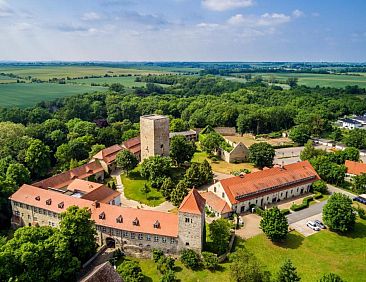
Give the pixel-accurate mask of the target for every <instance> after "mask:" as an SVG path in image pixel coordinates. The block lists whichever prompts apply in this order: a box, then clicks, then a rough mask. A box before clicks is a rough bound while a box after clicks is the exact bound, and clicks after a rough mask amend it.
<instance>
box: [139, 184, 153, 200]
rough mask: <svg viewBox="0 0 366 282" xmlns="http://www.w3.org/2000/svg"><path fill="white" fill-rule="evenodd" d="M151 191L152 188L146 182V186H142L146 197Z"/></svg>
mask: <svg viewBox="0 0 366 282" xmlns="http://www.w3.org/2000/svg"><path fill="white" fill-rule="evenodd" d="M150 191H151V189H150V187H149V185H147V184H146V183H145V184H144V186H142V187H141V192H142V193H144V194H145V198H147V194H149V193H150Z"/></svg>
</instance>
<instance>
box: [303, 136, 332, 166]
mask: <svg viewBox="0 0 366 282" xmlns="http://www.w3.org/2000/svg"><path fill="white" fill-rule="evenodd" d="M326 154H327V152H326V151H325V150H321V149H316V148H315V147H314V143H313V141H312V140H309V141H308V142H306V144H305V147H304V150H302V151H301V152H300V159H301V160H302V161H305V160H310V159H312V158H315V157H317V156H324V155H326Z"/></svg>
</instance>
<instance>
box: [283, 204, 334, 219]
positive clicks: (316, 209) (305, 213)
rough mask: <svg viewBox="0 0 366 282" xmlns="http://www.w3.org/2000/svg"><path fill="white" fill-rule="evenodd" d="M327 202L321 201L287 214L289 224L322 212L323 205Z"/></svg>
mask: <svg viewBox="0 0 366 282" xmlns="http://www.w3.org/2000/svg"><path fill="white" fill-rule="evenodd" d="M326 203H327V201H323V202H320V203H316V204H314V205H311V206H310V207H308V208H306V209H303V210H301V211H297V212H294V213H292V214H289V215H288V216H287V220H288V223H289V224H292V223H295V222H297V221H300V220H303V219H306V218H308V217H311V216H314V215H317V214H320V213H321V212H322V210H323V206H324V205H325V204H326Z"/></svg>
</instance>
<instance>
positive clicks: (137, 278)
mask: <svg viewBox="0 0 366 282" xmlns="http://www.w3.org/2000/svg"><path fill="white" fill-rule="evenodd" d="M117 272H118V273H119V275H121V277H122V278H123V281H126V282H142V281H143V280H144V275H143V274H142V271H141V267H140V266H139V264H138V263H137V262H136V261H128V260H127V261H124V262H123V263H121V264H120V265H119V266H118V267H117Z"/></svg>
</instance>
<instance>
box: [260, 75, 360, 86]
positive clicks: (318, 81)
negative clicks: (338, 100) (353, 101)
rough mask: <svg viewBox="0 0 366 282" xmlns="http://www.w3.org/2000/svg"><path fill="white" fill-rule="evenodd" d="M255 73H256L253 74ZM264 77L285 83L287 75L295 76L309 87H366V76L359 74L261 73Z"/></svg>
mask: <svg viewBox="0 0 366 282" xmlns="http://www.w3.org/2000/svg"><path fill="white" fill-rule="evenodd" d="M255 75H257V74H255ZM258 75H261V76H262V77H263V78H264V79H268V78H270V77H272V78H274V79H277V80H279V82H281V83H285V81H286V79H287V78H289V77H297V78H298V79H299V81H298V83H299V84H300V85H305V86H309V87H315V86H317V85H319V86H320V87H336V88H342V87H345V86H347V85H358V86H359V87H361V88H365V87H366V76H365V74H363V75H362V74H361V75H360V76H354V75H335V74H311V73H298V74H297V73H296V74H294V73H262V74H258Z"/></svg>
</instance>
